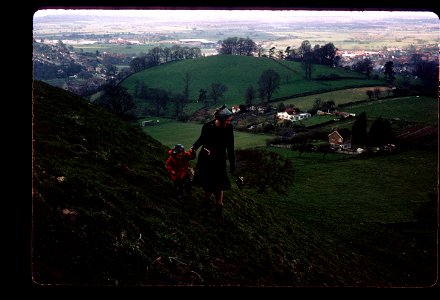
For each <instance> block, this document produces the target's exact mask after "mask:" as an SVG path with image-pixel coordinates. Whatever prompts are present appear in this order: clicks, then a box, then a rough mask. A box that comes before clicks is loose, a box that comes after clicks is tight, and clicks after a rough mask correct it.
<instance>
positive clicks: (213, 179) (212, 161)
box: [192, 106, 235, 217]
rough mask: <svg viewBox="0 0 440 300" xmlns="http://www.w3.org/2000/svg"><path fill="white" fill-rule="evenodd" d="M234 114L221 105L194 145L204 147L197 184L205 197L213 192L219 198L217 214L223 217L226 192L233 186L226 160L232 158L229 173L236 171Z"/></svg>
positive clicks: (199, 158) (207, 197) (198, 163)
mask: <svg viewBox="0 0 440 300" xmlns="http://www.w3.org/2000/svg"><path fill="white" fill-rule="evenodd" d="M231 120H232V113H231V111H230V110H229V109H227V108H226V106H222V107H220V108H218V109H217V110H216V111H215V113H214V120H212V121H209V122H207V123H205V124H203V127H202V132H201V134H200V137H199V138H198V139H197V141H196V142H195V143H194V144H193V146H192V148H193V149H194V150H196V151H197V149H198V148H199V147H200V146H201V150H200V153H199V155H198V159H197V165H196V170H195V175H194V184H195V185H199V186H201V187H202V188H203V190H204V191H205V200H206V202H207V203H209V202H208V201H210V198H211V194H214V196H215V198H216V200H217V213H218V215H219V216H220V217H223V191H224V190H229V189H230V188H231V183H230V181H229V178H228V174H227V173H226V160H227V159H229V168H230V172H231V173H233V172H234V171H235V153H234V132H233V127H232V124H231Z"/></svg>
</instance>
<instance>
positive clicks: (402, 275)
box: [31, 82, 438, 287]
mask: <svg viewBox="0 0 440 300" xmlns="http://www.w3.org/2000/svg"><path fill="white" fill-rule="evenodd" d="M33 101H34V102H33V104H34V105H33V108H34V110H33V113H34V114H33V116H34V118H33V125H34V126H33V133H34V135H33V137H34V143H33V154H34V156H33V178H32V179H33V198H32V241H31V243H32V245H31V246H32V252H31V253H32V256H31V260H32V276H33V277H32V279H33V280H34V282H35V283H36V284H37V285H39V284H49V285H59V286H63V287H65V286H66V287H67V286H68V287H84V286H87V287H89V286H99V287H101V286H116V285H119V286H122V287H136V286H147V287H148V286H182V285H183V286H191V285H197V286H215V287H219V286H244V287H249V286H255V287H261V286H272V287H274V286H290V287H339V286H343V287H346V286H353V287H366V286H368V287H406V286H411V287H414V286H416V287H427V286H430V285H432V284H433V283H435V276H436V270H437V269H436V262H437V260H436V259H437V256H436V253H437V252H438V251H437V250H438V249H437V248H436V245H437V244H436V241H437V240H436V228H438V227H436V224H435V221H436V220H434V221H432V220H433V219H434V218H435V217H436V215H434V214H433V213H432V211H433V210H434V211H435V209H436V208H437V207H438V205H437V202H436V201H437V197H434V195H435V194H433V190H434V188H435V187H436V182H437V181H436V178H437V177H436V175H437V173H436V171H437V168H436V166H437V160H436V159H437V156H436V153H434V152H429V151H427V150H424V151H422V150H417V151H416V150H411V151H405V152H400V153H395V154H392V155H388V156H379V157H363V158H362V157H357V158H348V157H347V156H343V155H337V154H334V155H326V156H325V157H323V156H322V155H321V154H312V153H303V154H302V155H301V156H299V154H298V153H297V152H293V151H287V150H281V149H274V151H278V152H279V153H281V154H282V155H285V156H286V157H290V158H291V159H292V161H293V164H294V167H295V179H294V181H293V182H292V184H293V186H290V189H289V194H288V195H287V196H285V195H279V194H277V193H270V194H258V193H256V192H255V191H254V190H252V189H249V188H247V187H246V185H245V187H244V189H243V190H239V189H238V188H237V187H236V186H235V185H232V188H231V189H230V190H227V191H225V195H224V213H225V218H226V219H225V220H219V219H217V218H216V217H215V216H214V212H213V210H211V209H208V210H205V209H203V207H204V201H203V191H202V190H201V189H200V188H198V187H196V188H194V190H193V193H192V195H191V196H189V195H186V197H185V199H184V201H178V200H177V199H176V198H175V197H174V192H173V184H172V182H171V181H170V180H169V178H168V175H167V173H166V171H165V167H164V160H165V158H166V153H167V150H168V148H167V147H166V146H164V145H162V144H161V143H160V142H158V141H157V140H155V139H153V138H151V137H149V136H147V135H145V134H143V132H142V130H140V129H139V128H136V127H133V126H132V125H130V124H128V123H125V122H123V121H121V120H119V119H116V118H115V117H114V116H112V115H111V114H109V113H108V112H106V111H105V110H103V109H101V108H99V107H96V106H95V105H93V104H91V103H88V102H87V101H85V100H84V99H81V98H79V97H78V96H75V95H73V94H72V93H68V92H66V91H64V90H62V89H57V88H54V87H51V86H49V85H46V84H43V83H41V82H37V83H36V84H35V85H34V90H33ZM280 174H281V175H280V176H282V172H280ZM237 175H239V174H237ZM230 179H231V180H234V177H233V176H230ZM245 182H246V178H245ZM433 200H435V202H434V201H433ZM420 208H425V210H424V213H422V214H421V213H420ZM422 216H424V218H423V219H422V218H421V217H422ZM416 221H417V222H416Z"/></svg>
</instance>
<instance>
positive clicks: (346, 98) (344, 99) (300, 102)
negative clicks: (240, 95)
mask: <svg viewBox="0 0 440 300" xmlns="http://www.w3.org/2000/svg"><path fill="white" fill-rule="evenodd" d="M374 89H379V90H381V96H382V97H384V96H388V91H389V90H390V89H389V88H387V87H384V86H371V87H360V88H351V89H343V90H338V91H332V92H327V93H320V94H315V95H311V96H304V97H297V98H292V99H288V100H283V101H280V102H283V103H284V104H286V105H287V104H293V105H294V106H295V107H298V108H299V109H300V110H302V111H307V110H309V109H311V108H312V107H313V103H314V102H315V100H316V99H321V101H323V102H324V101H333V102H335V104H336V105H339V104H345V103H350V102H356V101H362V100H368V96H367V94H366V92H367V91H368V90H374ZM275 103H276V102H275Z"/></svg>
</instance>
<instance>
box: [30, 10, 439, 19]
mask: <svg viewBox="0 0 440 300" xmlns="http://www.w3.org/2000/svg"><path fill="white" fill-rule="evenodd" d="M65 14H76V15H78V14H83V15H95V16H100V15H101V16H102V15H107V16H131V17H149V18H156V19H163V20H174V21H176V20H188V19H190V20H195V19H205V20H206V19H208V20H209V19H211V18H212V19H214V18H215V19H240V20H253V19H260V20H261V19H262V18H274V17H276V18H285V17H295V16H301V17H313V16H315V17H319V16H321V17H346V18H355V19H377V18H384V17H390V16H394V17H405V18H414V17H422V18H429V19H431V18H434V19H438V17H437V15H436V14H434V13H433V12H429V11H426V12H421V11H304V10H302V11H300V10H283V11H282V10H214V9H213V10H197V9H190V10H152V9H150V10H108V9H101V10H91V9H69V10H65V9H44V10H39V11H37V12H36V13H35V14H34V17H42V16H47V15H65Z"/></svg>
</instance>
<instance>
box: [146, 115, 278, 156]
mask: <svg viewBox="0 0 440 300" xmlns="http://www.w3.org/2000/svg"><path fill="white" fill-rule="evenodd" d="M156 119H157V120H159V121H160V122H159V125H155V126H146V127H144V128H143V130H144V132H145V133H147V134H149V135H150V136H152V137H154V138H155V139H157V140H159V141H160V142H161V143H162V144H164V145H166V146H168V147H172V146H174V145H175V144H183V145H184V146H185V147H187V148H189V147H190V146H191V145H192V144H193V143H194V142H195V141H196V140H197V139H198V137H199V136H200V132H201V130H202V124H199V123H193V122H186V123H184V122H179V121H176V120H173V119H165V118H155V120H156ZM234 136H235V148H236V149H243V148H254V147H260V146H265V145H266V140H267V139H269V138H271V137H272V136H270V135H263V134H260V135H255V134H252V133H246V132H238V131H236V132H235V133H234Z"/></svg>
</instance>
